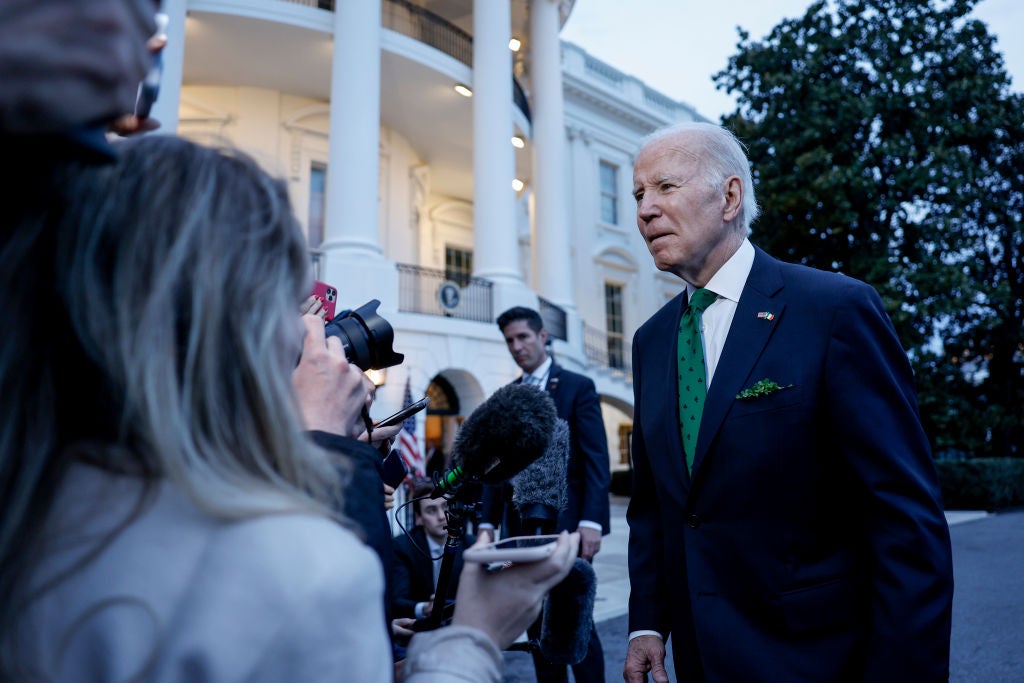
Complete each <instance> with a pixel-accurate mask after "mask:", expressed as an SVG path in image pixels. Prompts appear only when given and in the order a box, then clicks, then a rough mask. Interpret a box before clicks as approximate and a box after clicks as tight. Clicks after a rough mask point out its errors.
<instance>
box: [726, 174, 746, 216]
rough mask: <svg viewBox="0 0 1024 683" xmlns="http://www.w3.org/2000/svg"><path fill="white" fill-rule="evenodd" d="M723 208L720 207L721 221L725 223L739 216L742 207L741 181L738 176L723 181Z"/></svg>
mask: <svg viewBox="0 0 1024 683" xmlns="http://www.w3.org/2000/svg"><path fill="white" fill-rule="evenodd" d="M724 189H725V194H724V197H723V198H724V199H725V206H723V207H722V219H723V220H726V221H732V220H735V219H736V217H737V216H739V214H740V208H742V206H743V181H742V180H740V177H739V176H735V175H733V176H729V177H728V178H726V179H725V188H724Z"/></svg>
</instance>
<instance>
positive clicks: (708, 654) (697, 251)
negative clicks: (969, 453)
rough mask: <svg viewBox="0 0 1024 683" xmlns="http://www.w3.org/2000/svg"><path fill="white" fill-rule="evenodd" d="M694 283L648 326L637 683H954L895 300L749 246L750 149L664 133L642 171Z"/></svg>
mask: <svg viewBox="0 0 1024 683" xmlns="http://www.w3.org/2000/svg"><path fill="white" fill-rule="evenodd" d="M633 179H634V180H633V186H634V195H635V198H636V202H637V225H638V227H639V229H640V234H641V236H642V237H643V238H644V240H645V241H646V243H647V245H648V248H649V250H650V252H651V255H652V256H653V258H654V263H655V265H656V266H657V267H658V268H659V269H660V270H664V271H667V272H670V273H673V274H674V275H676V276H678V277H679V278H681V279H682V280H683V281H684V282H685V283H686V291H685V292H684V293H682V294H680V295H679V296H678V297H676V298H675V299H673V300H672V301H670V302H669V303H667V304H666V305H665V306H664V307H662V309H661V310H660V311H658V312H657V313H656V314H655V315H654V316H653V317H652V318H651V319H650V320H648V321H647V322H646V323H645V324H644V325H643V326H642V327H641V328H640V329H639V330H638V331H637V333H636V337H635V340H634V344H633V381H634V384H633V386H634V392H635V406H634V411H635V412H634V415H635V417H634V431H633V468H634V469H633V473H634V490H633V496H632V499H631V502H630V505H629V510H628V513H627V520H628V522H629V526H630V539H629V571H630V583H631V593H630V600H629V623H630V627H629V628H630V641H629V646H628V649H627V656H626V663H625V667H624V677H625V679H626V680H627V681H630V682H635V683H639V681H641V680H643V677H644V675H645V674H646V673H647V672H650V673H651V675H652V677H653V679H654V681H668V677H667V676H666V674H665V670H664V667H663V663H664V656H665V646H664V639H667V638H668V636H669V635H670V634H671V635H672V641H673V659H674V663H675V669H676V672H677V673H678V674H679V680H680V681H744V682H753V681H772V682H774V681H911V680H912V681H941V680H946V679H947V677H948V665H949V635H950V615H951V604H952V594H953V577H952V562H951V554H950V544H949V531H948V528H947V526H946V523H945V518H944V516H943V512H942V508H941V506H940V502H939V487H938V484H937V480H936V475H935V468H934V465H933V463H932V460H931V454H930V451H929V446H928V441H927V439H926V437H925V434H924V431H923V429H922V427H921V422H920V419H919V417H918V410H917V402H916V398H915V395H914V388H913V377H912V375H911V369H910V365H909V363H908V361H907V357H906V354H905V353H904V351H903V349H902V348H901V347H900V344H899V340H898V339H897V337H896V334H895V331H894V329H893V327H892V324H891V322H890V320H889V318H888V316H887V315H886V312H885V310H884V308H883V306H882V302H881V300H880V298H879V297H878V295H877V293H876V292H875V291H874V290H873V289H872V288H871V287H869V286H868V285H866V284H864V283H862V282H859V281H856V280H853V279H851V278H848V277H845V276H843V275H839V274H836V273H827V272H822V271H818V270H813V269H811V268H806V267H802V266H796V265H791V264H786V263H783V262H780V261H777V260H775V259H773V258H772V257H770V256H768V255H767V254H766V253H764V252H763V251H761V250H759V249H757V248H756V247H754V246H753V245H752V244H751V243H750V242H749V241H748V240H747V237H746V235H747V232H748V227H749V225H750V223H751V221H752V220H753V219H754V218H755V217H756V213H757V204H756V202H755V201H754V192H753V187H752V182H751V173H750V168H749V163H748V161H747V159H746V155H745V154H744V152H743V148H742V146H741V145H740V143H739V142H738V141H737V140H736V139H735V137H733V136H732V134H731V133H729V132H728V131H726V130H725V129H723V128H721V127H719V126H715V125H712V124H700V123H687V124H680V125H677V126H675V127H672V128H669V129H667V130H663V131H660V132H658V133H655V134H654V135H653V136H651V137H650V138H649V139H648V140H647V141H646V143H645V145H644V146H643V148H642V150H641V151H640V154H639V155H638V156H637V159H636V164H635V168H634V176H633Z"/></svg>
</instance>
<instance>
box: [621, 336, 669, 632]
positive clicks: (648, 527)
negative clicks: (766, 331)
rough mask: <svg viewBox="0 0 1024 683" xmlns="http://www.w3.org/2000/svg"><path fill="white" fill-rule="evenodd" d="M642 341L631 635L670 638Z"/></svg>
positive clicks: (636, 372) (630, 515) (629, 515)
mask: <svg viewBox="0 0 1024 683" xmlns="http://www.w3.org/2000/svg"><path fill="white" fill-rule="evenodd" d="M639 346H640V339H639V337H637V338H636V339H634V340H633V392H634V401H633V414H634V415H635V416H636V417H635V419H634V421H633V443H632V449H631V450H632V458H633V463H632V465H633V488H632V493H631V496H630V499H629V507H628V508H627V509H626V522H627V524H628V525H629V546H628V547H629V551H628V557H629V585H630V589H629V631H630V632H633V631H657V632H658V633H661V634H662V636H663V637H664V638H666V639H667V638H668V635H669V631H670V624H671V621H670V614H669V613H668V608H667V603H668V600H667V597H666V596H668V595H669V592H668V584H667V583H666V581H665V576H664V562H663V561H662V557H661V547H662V542H663V541H662V539H663V538H664V533H665V532H664V531H663V529H662V524H661V520H662V517H661V510H660V508H659V507H658V498H657V492H656V491H655V487H654V478H653V475H652V474H651V464H650V460H649V459H648V457H647V446H646V444H645V442H644V433H643V426H642V423H641V420H640V416H641V414H642V412H641V411H642V410H643V405H642V404H641V394H642V391H641V378H642V377H643V373H642V371H641V366H640V356H641V354H640V349H639Z"/></svg>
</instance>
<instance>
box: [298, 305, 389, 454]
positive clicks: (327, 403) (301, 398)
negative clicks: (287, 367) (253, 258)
mask: <svg viewBox="0 0 1024 683" xmlns="http://www.w3.org/2000/svg"><path fill="white" fill-rule="evenodd" d="M302 322H303V324H304V325H305V328H306V336H305V338H304V339H303V342H302V357H301V358H300V359H299V364H298V365H297V366H296V367H295V370H294V371H293V372H292V387H293V388H294V389H295V394H296V397H297V398H298V402H299V409H300V411H301V413H302V419H303V422H304V424H305V427H306V429H309V430H319V431H324V432H329V433H331V434H340V435H342V436H349V437H356V436H358V435H359V433H360V432H361V431H363V429H364V427H363V423H362V419H361V417H362V411H363V408H364V407H365V406H366V405H367V401H369V400H370V396H369V393H368V391H367V387H366V383H365V382H366V379H365V378H366V376H365V375H364V374H363V372H362V370H360V369H359V368H358V367H357V366H355V365H353V364H351V363H349V362H348V360H347V359H346V358H345V350H344V349H343V348H342V346H341V340H340V339H338V338H337V337H327V338H325V337H324V321H323V320H321V319H320V318H318V317H316V316H313V315H304V316H302ZM371 386H372V385H371Z"/></svg>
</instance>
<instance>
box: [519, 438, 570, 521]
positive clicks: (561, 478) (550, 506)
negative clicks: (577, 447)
mask: <svg viewBox="0 0 1024 683" xmlns="http://www.w3.org/2000/svg"><path fill="white" fill-rule="evenodd" d="M568 458H569V423H568V422H566V421H565V420H563V419H561V418H559V419H558V420H556V421H555V428H554V430H552V432H551V439H550V441H549V442H548V447H547V449H546V450H545V451H544V455H542V456H541V457H540V458H538V459H537V460H535V461H533V462H532V463H531V464H530V465H529V466H527V467H526V469H524V470H523V471H522V472H520V473H519V474H517V475H516V476H514V477H512V489H513V493H512V502H513V503H515V506H516V509H517V510H518V511H519V519H520V520H521V522H522V525H521V528H522V530H523V534H525V535H527V536H531V535H532V536H540V535H542V534H552V533H554V532H555V528H556V526H557V522H558V513H560V512H561V511H562V510H564V509H565V506H566V504H567V503H568V497H569V496H568V493H567V485H566V483H565V470H566V461H567V460H568Z"/></svg>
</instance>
